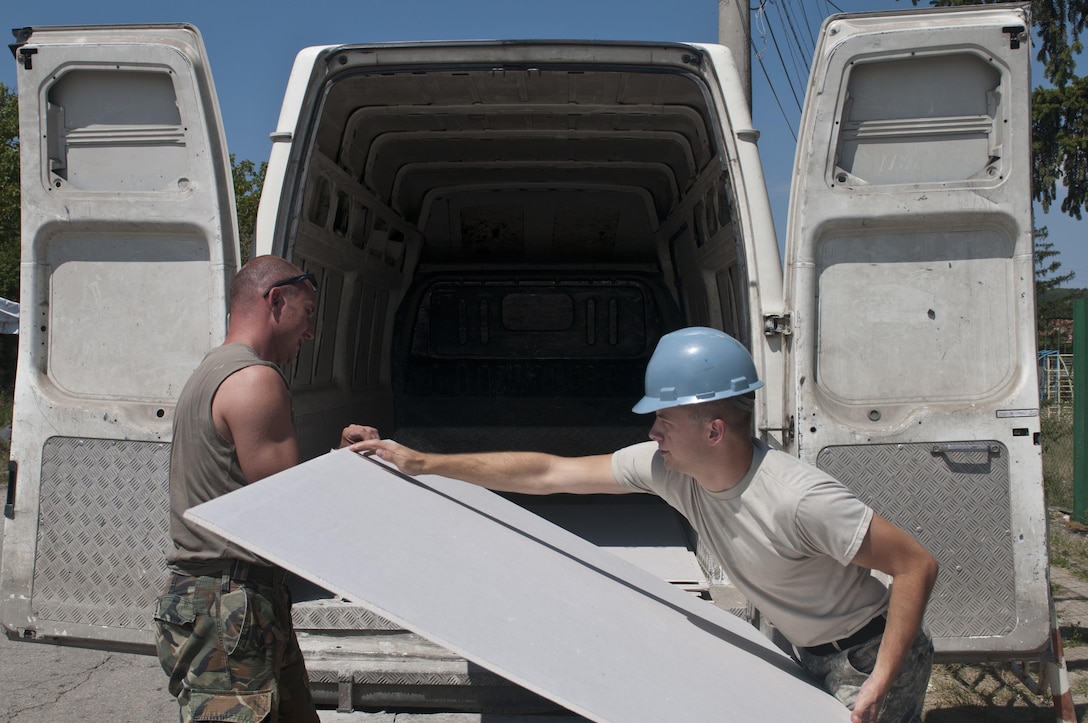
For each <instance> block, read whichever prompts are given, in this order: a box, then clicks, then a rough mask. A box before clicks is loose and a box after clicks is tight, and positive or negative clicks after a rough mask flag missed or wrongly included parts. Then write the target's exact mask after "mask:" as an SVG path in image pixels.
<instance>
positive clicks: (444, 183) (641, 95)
mask: <svg viewBox="0 0 1088 723" xmlns="http://www.w3.org/2000/svg"><path fill="white" fill-rule="evenodd" d="M1029 29H1030V23H1029V19H1028V18H1027V17H1026V15H1025V10H1024V9H1023V8H1021V7H1018V6H1006V5H997V6H994V5H988V6H985V7H973V8H968V9H953V10H949V9H941V10H935V9H919V10H913V11H907V12H900V13H890V14H885V13H879V14H877V13H872V14H860V15H840V16H835V17H833V18H830V19H829V20H828V21H827V22H826V23H825V24H824V26H823V29H822V33H821V37H820V41H819V46H818V49H817V55H816V59H815V63H814V70H813V73H812V77H811V80H810V83H809V89H808V104H807V106H806V108H805V111H804V115H803V119H802V122H801V130H802V134H801V138H800V141H799V144H798V151H797V156H796V168H795V173H794V180H793V188H792V197H791V205H790V214H789V222H788V227H787V229H786V233H787V238H786V249H787V252H786V259H785V264H784V265H783V262H782V259H781V257H780V253H779V245H778V241H777V239H776V237H775V233H774V228H773V224H772V219H771V211H770V207H769V204H768V196H767V189H766V187H765V183H764V180H763V175H762V171H761V168H760V160H759V155H758V152H757V140H758V137H759V133H758V131H757V130H756V129H754V128H753V127H752V121H751V117H750V112H749V108H748V107H747V103H746V100H745V96H744V91H743V89H742V84H741V82H740V80H739V76H738V73H737V71H736V68H735V66H734V63H733V61H732V60H731V58H730V54H729V52H728V51H727V50H726V49H724V48H722V47H719V46H712V45H686V44H678V43H635V42H607V43H602V42H579V41H570V42H557V41H548V42H534V41H516V42H449V43H438V42H427V43H390V44H378V45H366V46H362V45H343V46H334V47H320V48H309V49H306V50H303V51H302V52H301V53H300V54H299V56H298V59H297V61H296V64H295V67H294V70H293V71H292V74H291V77H290V79H289V81H288V84H287V90H286V94H285V98H284V104H283V110H282V113H281V115H280V118H279V122H278V124H277V126H276V129H275V131H274V132H273V134H272V138H273V140H274V144H273V150H272V154H271V158H270V160H269V166H268V173H267V179H266V184H265V188H264V193H263V197H262V201H261V206H260V213H259V222H258V229H257V239H256V248H255V253H273V254H279V255H281V256H283V257H285V258H287V259H290V260H291V261H293V262H294V263H296V264H298V265H299V266H301V267H302V268H304V269H305V270H307V271H309V272H312V273H314V274H315V275H316V276H317V278H318V280H319V282H320V288H321V292H320V312H319V316H320V318H319V319H318V322H317V334H316V338H315V339H314V340H313V341H312V342H307V343H306V344H305V345H304V346H303V348H302V350H301V351H300V353H299V356H298V358H297V359H296V361H295V362H294V363H293V364H291V365H290V369H289V377H290V380H291V386H292V393H293V397H294V400H295V410H296V413H297V425H298V430H299V435H300V439H301V443H302V447H303V452H304V455H305V456H306V457H313V456H316V455H318V454H321V453H324V452H326V451H327V450H328V449H329V447H330V446H331V445H334V444H335V443H336V440H337V439H338V438H339V432H340V429H341V427H342V426H343V425H344V424H346V423H348V422H367V423H371V424H374V425H375V426H377V427H378V428H379V429H381V431H382V433H383V434H385V435H387V436H391V437H393V438H395V439H397V440H399V441H402V442H404V443H407V444H410V445H413V446H416V447H419V448H423V449H434V450H449V451H455V450H480V449H508V448H519V449H535V450H542V451H548V452H556V453H560V454H568V455H577V454H587V453H600V452H607V451H611V450H613V449H615V448H616V447H617V446H619V445H622V444H626V443H629V442H634V441H639V440H642V439H644V438H645V434H646V432H647V428H648V423H647V420H646V419H645V418H644V417H640V416H637V415H634V414H632V413H631V412H630V408H631V406H632V404H633V403H634V402H635V401H636V400H637V399H638V398H639V397H640V395H641V393H642V389H641V380H642V374H643V371H644V368H645V365H646V362H647V360H648V358H649V356H650V353H651V352H652V350H653V348H654V345H655V342H656V341H657V339H658V338H659V337H660V336H661V335H662V334H663V333H665V332H667V331H670V330H672V329H676V328H678V327H681V326H686V325H695V324H699V325H707V326H714V327H717V328H720V329H723V330H725V331H727V332H728V333H730V334H732V335H734V336H736V337H737V338H739V339H741V340H742V341H743V342H744V343H745V344H746V345H748V346H749V348H750V349H751V351H752V354H753V356H754V358H755V361H756V363H757V365H758V368H759V370H760V376H761V377H762V378H763V379H764V380H765V381H766V383H767V385H766V388H765V389H764V390H763V391H762V392H761V393H760V394H758V395H757V401H758V406H757V409H756V413H755V418H756V427H757V429H756V433H757V434H758V435H759V436H760V437H761V438H763V439H765V440H766V441H767V442H768V443H769V444H771V445H772V446H774V447H777V448H781V449H783V450H786V451H788V452H790V453H792V454H795V455H797V456H798V457H800V458H802V459H804V460H806V461H809V462H812V463H814V464H816V465H818V466H820V467H822V468H824V469H826V470H828V471H829V472H831V473H834V474H835V475H837V476H838V477H839V478H841V479H842V480H843V481H844V482H846V483H847V484H848V485H850V486H851V487H852V488H853V489H854V490H856V492H857V493H858V494H859V495H860V496H861V497H862V498H864V499H865V500H867V501H868V502H870V503H871V504H872V505H873V506H874V507H875V508H876V509H877V510H878V511H879V512H880V513H881V514H883V515H885V516H886V517H888V518H890V519H891V520H893V521H894V522H896V523H898V524H899V525H901V526H902V527H904V528H905V529H907V530H908V531H910V532H911V533H912V534H914V535H915V536H917V537H918V538H919V539H920V540H921V541H922V542H923V543H924V544H925V545H926V546H927V547H928V548H929V549H930V550H931V551H932V552H933V553H934V554H935V555H936V556H937V557H938V558H939V560H940V562H941V576H940V579H939V581H938V583H937V587H936V590H935V592H934V596H933V601H932V603H931V605H930V607H929V611H928V615H927V622H928V625H929V627H930V629H931V631H932V632H933V634H934V636H935V639H936V645H937V649H938V655H939V658H940V659H941V660H945V661H951V660H972V659H987V660H993V659H1001V658H1006V659H1010V658H1012V659H1026V658H1029V657H1032V656H1037V655H1038V654H1040V653H1041V652H1043V651H1044V650H1045V649H1046V646H1047V645H1048V634H1049V630H1050V627H1049V626H1050V623H1049V609H1050V608H1049V606H1050V598H1049V590H1048V586H1047V570H1048V568H1047V564H1048V563H1047V552H1046V525H1047V519H1046V515H1045V509H1044V502H1043V491H1042V472H1041V453H1040V452H1041V447H1040V438H1039V435H1040V432H1039V401H1038V383H1037V374H1036V365H1035V341H1034V318H1035V313H1034V312H1035V303H1034V285H1033V262H1032V219H1031V190H1030V178H1031V170H1030V169H1031V157H1030V134H1029V127H1030V123H1029V120H1030V117H1029V86H1030V78H1029V69H1030V62H1031V48H1030V39H1029ZM14 50H15V54H16V61H17V63H18V80H19V107H20V122H21V129H20V140H21V143H22V164H23V170H22V198H23V217H22V227H23V257H22V298H21V300H20V301H21V308H22V320H21V326H20V340H21V346H20V358H19V370H18V379H17V383H16V394H15V412H14V422H13V432H12V450H11V459H12V462H11V477H10V484H9V492H8V499H7V505H6V508H5V514H6V518H7V519H6V520H5V526H4V534H5V538H4V553H3V554H4V556H3V568H2V578H0V588H2V599H0V617H2V621H3V624H4V627H5V629H6V631H7V633H8V635H9V636H11V637H14V638H19V639H24V640H37V641H48V642H60V643H66V644H78V645H88V646H100V647H109V648H119V649H128V650H139V651H144V652H151V644H152V632H151V612H152V602H153V600H154V598H155V596H156V595H157V594H158V592H159V589H160V586H161V585H162V582H163V579H164V574H165V565H164V561H163V551H164V549H165V547H166V545H167V544H168V534H167V494H166V485H167V462H168V451H169V445H170V434H171V420H172V417H173V413H174V402H175V399H176V396H177V393H178V391H179V390H180V389H181V386H182V384H183V383H184V381H185V380H186V378H187V376H188V375H189V373H190V372H191V370H192V369H193V368H195V367H196V365H197V363H198V362H199V360H200V359H201V357H202V356H203V354H204V353H205V352H206V351H207V350H208V349H209V348H211V347H212V346H214V345H216V344H218V343H219V342H220V341H221V339H222V337H223V334H224V330H225V319H226V313H227V309H226V295H227V287H228V283H229V280H230V279H231V277H232V276H233V274H234V273H235V271H236V270H237V268H238V265H239V261H240V259H239V247H238V238H237V231H236V227H235V214H234V199H233V195H232V185H231V173H230V167H229V162H228V153H227V148H226V145H225V141H224V135H223V130H222V127H221V126H222V124H221V122H220V116H219V110H218V106H217V101H216V96H215V89H214V86H213V84H212V80H211V74H210V70H209V68H208V62H207V57H206V55H205V52H204V48H203V45H202V42H201V39H200V36H199V34H198V32H197V31H196V29H195V28H193V27H191V26H187V25H169V26H109V27H94V28H85V27H59V28H33V29H31V28H27V29H25V30H23V31H21V33H20V34H19V37H18V40H17V43H16V46H15V47H14ZM525 504H532V505H533V506H534V509H535V510H537V511H539V512H540V513H541V514H542V515H544V516H547V517H550V518H553V519H557V520H559V521H561V522H563V521H566V523H567V524H569V525H571V526H572V527H573V528H575V529H576V531H578V532H579V533H580V534H583V535H585V536H587V537H589V538H590V539H591V540H594V541H598V542H600V543H602V544H608V545H618V547H619V548H622V549H621V550H619V551H620V552H621V554H627V553H629V552H630V550H629V549H628V548H640V547H654V546H658V547H661V546H663V548H662V549H664V548H667V549H669V550H671V551H672V552H675V553H677V555H676V556H675V559H676V560H679V562H677V563H675V566H674V567H672V568H670V569H668V570H662V573H661V574H662V575H664V576H665V577H667V578H669V579H672V580H675V581H676V582H677V583H678V584H683V585H685V586H686V587H688V588H690V589H691V590H693V591H694V593H695V594H699V595H702V596H704V597H706V598H708V599H711V600H713V601H715V602H716V603H718V604H720V605H724V606H727V607H730V608H735V609H736V610H737V612H738V613H740V614H746V615H751V616H754V615H755V613H756V611H752V610H748V609H746V606H745V604H744V602H743V600H738V599H737V596H736V593H735V590H732V588H731V587H730V586H729V584H728V580H727V579H725V578H724V577H723V576H722V574H721V572H720V571H719V570H718V568H717V567H716V565H715V562H714V560H713V559H712V558H711V557H710V556H709V555H708V554H707V553H706V552H705V551H704V550H703V549H702V547H701V546H700V545H699V541H698V540H697V539H694V536H693V533H692V532H691V530H690V529H688V528H686V527H685V526H683V525H682V524H681V522H680V521H679V520H678V518H677V517H676V516H675V515H674V513H673V512H672V511H671V510H670V509H669V508H667V507H665V506H664V505H662V504H659V503H656V502H653V501H644V502H642V503H640V504H632V503H631V501H630V500H629V499H626V498H624V499H621V500H619V501H617V500H615V499H597V498H589V499H585V500H578V501H577V502H576V503H574V504H571V501H570V500H560V501H555V500H533V501H532V502H531V503H529V502H526V503H525ZM624 520H638V522H629V523H627V524H625V525H624V524H623V522H622V521H624ZM617 523H618V524H619V525H620V527H619V529H618V530H617V528H616V525H617ZM663 528H668V529H670V530H671V532H670V533H669V534H670V535H671V537H668V539H667V540H663V539H658V538H657V537H655V536H654V535H653V534H651V533H652V531H655V530H659V529H663ZM617 538H624V539H622V540H619V541H618V542H617ZM651 538H652V539H651ZM435 544H441V542H440V541H436V542H435ZM623 550H627V553H624V552H623ZM361 564H363V563H362V562H361ZM647 564H650V563H647ZM669 565H674V563H669ZM420 591H421V594H432V593H431V592H428V591H427V589H426V581H425V580H421V581H420ZM432 592H433V591H432ZM296 600H297V602H296V607H295V615H296V625H297V626H298V627H299V628H300V629H301V630H302V631H303V633H302V636H301V637H302V643H303V645H304V647H305V648H306V652H307V656H308V665H309V668H310V670H311V673H312V677H313V687H314V691H315V694H316V696H317V698H318V700H319V702H327V703H328V702H331V703H336V704H338V705H339V707H340V708H341V709H350V708H351V707H353V706H356V707H357V706H367V705H375V704H381V703H384V702H386V701H394V702H395V703H396V704H399V705H421V706H436V707H451V708H470V709H472V708H474V709H489V708H494V707H504V706H508V705H512V704H513V701H514V700H520V698H519V690H518V689H516V688H515V687H514V686H511V685H508V684H506V683H505V682H504V681H502V680H501V679H498V678H497V677H496V676H493V675H491V674H489V673H487V671H482V670H480V669H478V668H476V667H474V666H470V665H468V664H466V663H465V662H464V661H463V660H460V659H458V658H456V657H454V656H452V655H446V654H444V653H443V651H441V650H438V649H436V648H435V646H433V645H430V644H429V643H427V642H426V641H423V640H422V639H419V638H417V637H416V636H414V635H411V634H409V633H406V632H404V631H400V630H397V629H396V626H393V625H392V624H390V623H388V622H387V621H384V620H382V619H380V618H377V617H375V616H374V615H372V614H371V613H369V612H367V611H366V610H364V609H363V608H361V607H360V606H358V605H354V604H351V603H348V602H345V601H343V600H340V599H337V598H335V597H334V596H331V595H330V594H327V593H324V591H321V590H318V589H314V588H312V587H307V586H303V585H301V584H300V585H299V586H298V589H297V590H296ZM345 633H346V634H345Z"/></svg>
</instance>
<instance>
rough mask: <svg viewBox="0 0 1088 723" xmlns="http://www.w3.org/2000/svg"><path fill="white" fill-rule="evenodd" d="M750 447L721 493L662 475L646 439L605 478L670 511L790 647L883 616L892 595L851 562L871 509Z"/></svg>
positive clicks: (810, 470) (822, 477)
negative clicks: (748, 459)
mask: <svg viewBox="0 0 1088 723" xmlns="http://www.w3.org/2000/svg"><path fill="white" fill-rule="evenodd" d="M754 442H755V450H754V453H753V458H752V466H751V468H750V469H749V470H748V474H747V475H746V476H745V477H744V479H743V480H741V482H740V483H739V484H738V485H737V486H736V487H734V488H732V489H730V490H727V491H725V492H708V491H707V490H705V489H703V488H702V487H700V486H699V485H698V483H696V482H695V480H694V479H692V478H691V477H689V476H687V475H683V474H679V473H676V472H671V471H669V470H667V469H665V465H664V462H663V461H662V458H661V455H660V454H658V452H657V444H656V443H655V442H644V443H642V444H636V445H634V446H631V447H626V448H624V449H621V450H619V451H618V452H616V453H615V454H614V455H613V456H612V473H613V475H615V477H616V480H617V482H619V484H620V485H622V486H623V487H626V488H628V489H631V490H635V491H640V492H650V493H653V494H656V495H659V496H660V497H662V498H663V499H665V501H666V502H668V503H669V504H670V505H672V506H673V507H675V508H676V509H677V510H679V511H680V512H681V513H682V514H683V515H684V516H685V517H686V518H687V519H688V521H690V522H691V525H692V527H694V528H695V531H696V532H698V533H699V535H700V537H701V538H702V540H703V541H704V542H705V543H706V544H707V545H708V546H709V547H710V549H711V551H713V552H714V554H715V555H716V556H717V557H718V560H719V561H720V562H721V564H722V567H723V568H724V569H725V572H726V574H727V575H728V576H729V579H730V580H731V581H732V582H733V583H734V584H735V585H736V586H737V589H738V590H740V591H741V592H742V593H743V594H744V595H745V596H746V597H747V598H748V599H749V601H751V602H752V604H753V605H755V606H756V607H757V608H758V609H759V610H760V612H761V613H763V614H764V615H766V617H767V619H768V620H770V621H771V622H772V623H773V624H774V625H775V627H777V628H778V629H779V630H780V631H781V632H782V634H783V635H785V636H786V638H788V639H789V640H790V642H792V643H793V644H794V645H797V646H798V647H809V646H812V645H819V644H822V643H827V642H830V641H833V640H839V639H841V638H844V637H847V636H849V635H851V634H853V633H854V632H856V631H857V630H859V629H860V628H861V627H863V626H864V625H865V624H866V623H867V622H869V620H871V619H872V618H874V617H875V616H876V615H878V614H880V613H881V612H884V611H885V610H886V609H887V607H888V599H889V596H890V595H891V593H890V591H889V589H888V588H887V586H885V585H884V583H882V582H881V581H880V580H878V579H876V578H875V577H873V576H872V574H871V573H870V571H869V570H867V569H865V568H862V567H858V566H857V565H854V564H852V563H851V560H853V558H854V555H856V554H857V551H858V548H859V547H860V546H861V542H862V540H863V539H864V537H865V533H866V532H867V531H868V529H869V523H870V521H871V520H872V517H873V511H872V510H871V509H870V508H869V507H868V506H866V505H865V504H863V503H862V502H861V501H860V500H859V499H858V498H857V497H856V496H855V495H854V494H853V493H852V492H851V491H850V490H849V489H847V488H846V486H845V485H843V484H842V483H840V482H838V481H837V480H835V479H834V478H832V477H830V476H829V475H827V474H826V473H824V472H822V471H820V470H819V469H817V468H815V467H813V466H811V465H808V464H805V463H804V462H801V461H800V460H798V459H796V458H794V457H791V456H790V455H788V454H785V453H784V452H779V451H775V450H769V449H768V448H767V446H766V445H765V444H763V443H762V442H760V441H759V440H754Z"/></svg>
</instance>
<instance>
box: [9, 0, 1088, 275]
mask: <svg viewBox="0 0 1088 723" xmlns="http://www.w3.org/2000/svg"><path fill="white" fill-rule="evenodd" d="M741 1H743V0H741ZM751 4H752V5H758V4H759V3H756V2H752V3H751ZM911 7H912V5H911V3H910V1H909V0H831V2H828V1H827V0H770V1H769V2H768V3H766V10H765V15H763V16H760V14H759V13H758V12H756V13H753V18H752V20H753V28H752V35H753V47H754V48H755V49H756V50H757V51H762V53H761V55H762V58H763V62H764V65H765V66H766V68H767V74H768V75H769V76H770V82H768V79H767V78H766V77H765V76H764V75H763V73H762V71H761V70H760V68H759V66H758V65H753V70H752V84H753V95H754V100H753V117H754V119H755V125H756V128H758V129H759V130H760V132H761V138H760V142H759V146H760V151H761V155H762V159H763V165H764V173H765V174H766V177H767V184H768V188H769V190H770V194H771V204H772V206H773V208H774V214H775V225H776V227H777V230H778V233H779V240H780V243H781V242H782V234H783V233H784V232H785V221H786V209H787V204H788V197H789V183H790V177H791V174H792V165H793V153H794V138H793V135H792V133H791V130H790V128H791V127H792V128H794V129H796V126H797V120H798V117H799V116H800V111H799V110H798V107H797V104H796V102H795V101H794V90H796V92H797V93H798V94H801V93H803V92H804V78H803V74H804V73H807V68H808V63H809V61H810V60H811V41H810V40H809V39H810V38H811V37H813V36H814V34H815V32H816V30H817V27H818V25H819V22H820V21H821V20H822V19H823V17H824V16H826V15H827V14H829V13H831V12H835V11H836V9H839V10H843V11H848V12H849V11H859V10H896V9H901V10H906V9H910V8H911ZM784 9H788V10H789V11H790V12H789V14H788V15H785V14H783V12H782V11H783V10H784ZM787 18H788V19H791V20H792V21H793V23H794V25H793V29H792V31H791V32H790V33H788V34H787V32H786V30H784V27H786V26H785V25H784V24H783V23H784V21H785V20H786V19H787ZM141 22H188V23H192V24H194V25H196V26H197V27H198V28H199V29H200V31H201V34H202V35H203V37H204V43H205V45H206V46H207V49H208V55H209V57H210V59H211V67H212V73H213V75H214V77H215V85H216V90H217V92H218V95H219V104H220V107H221V110H222V114H223V121H224V124H225V126H226V134H227V145H228V147H229V148H230V150H231V152H233V153H235V154H236V155H237V157H238V158H240V159H241V158H248V159H250V160H253V161H255V162H260V161H263V160H266V159H267V157H268V152H269V149H270V148H271V142H270V141H269V140H268V134H269V132H270V131H271V130H272V128H273V127H274V125H275V121H276V118H277V117H278V115H279V107H280V101H281V99H282V96H283V89H284V87H285V85H286V82H287V76H288V73H289V72H290V69H291V64H292V63H293V61H294V57H295V54H296V53H297V52H298V51H299V50H300V49H302V48H304V47H307V46H309V45H325V44H337V43H365V42H384V41H401V40H462V39H495V38H504V39H513V38H569V39H599V40H665V41H690V42H716V41H717V37H718V3H717V1H716V0H667V1H661V0H659V1H656V2H655V1H652V0H537V1H536V2H524V1H523V0H521V1H519V0H501V1H497V0H400V1H399V2H396V1H390V0H382V1H378V0H353V1H352V0H323V2H321V3H303V2H285V1H284V0H260V1H257V0H220V1H219V2H211V1H210V0H190V1H189V2H188V3H172V2H171V3H168V2H163V1H162V0H96V2H87V0H49V1H48V2H38V3H6V4H5V8H4V9H3V10H0V27H5V28H17V27H25V26H35V25H82V24H98V23H107V24H110V23H141ZM765 28H770V29H771V30H772V31H773V32H774V36H775V39H776V40H777V41H778V44H779V47H780V48H781V49H782V52H783V56H784V61H783V60H780V56H779V55H778V53H777V52H776V50H775V47H774V45H773V43H772V40H771V36H770V35H767V34H766V32H765V30H764V29H765ZM790 36H792V37H793V38H794V39H795V41H794V44H795V45H796V46H799V47H800V48H803V54H802V53H800V52H793V53H790V52H789V50H788V46H789V45H790V44H791V40H790ZM9 42H10V39H9ZM7 57H8V60H7V62H3V63H0V83H4V84H5V85H7V86H8V87H11V88H13V87H15V82H16V66H15V61H14V59H12V58H11V57H10V55H9V56H7ZM783 66H785V67H783ZM791 79H792V81H793V82H792V86H791V83H790V81H791ZM1040 81H1041V74H1039V73H1038V72H1037V73H1036V77H1035V81H1034V82H1035V83H1039V82H1040ZM772 84H773V87H774V91H775V92H774V94H773V95H772V92H771V85H772ZM775 96H777V99H776V97H775ZM779 104H781V106H782V108H783V109H784V110H783V109H780V107H779ZM787 118H788V121H787ZM1036 212H1037V216H1036V220H1035V224H1036V226H1046V227H1048V229H1049V230H1050V237H1049V241H1051V242H1052V243H1053V244H1054V246H1055V248H1056V249H1057V250H1058V251H1059V252H1060V253H1061V256H1060V261H1061V262H1062V266H1063V270H1071V271H1074V272H1075V273H1076V276H1077V278H1076V279H1075V280H1074V282H1073V285H1074V286H1086V287H1088V244H1086V243H1085V242H1084V239H1083V235H1084V233H1085V230H1084V229H1085V227H1084V226H1083V224H1081V222H1078V221H1075V220H1073V219H1069V218H1068V217H1066V216H1064V215H1062V214H1061V213H1060V212H1059V211H1057V209H1056V208H1055V210H1054V211H1052V212H1051V213H1049V214H1041V210H1040V209H1037V210H1036Z"/></svg>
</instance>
